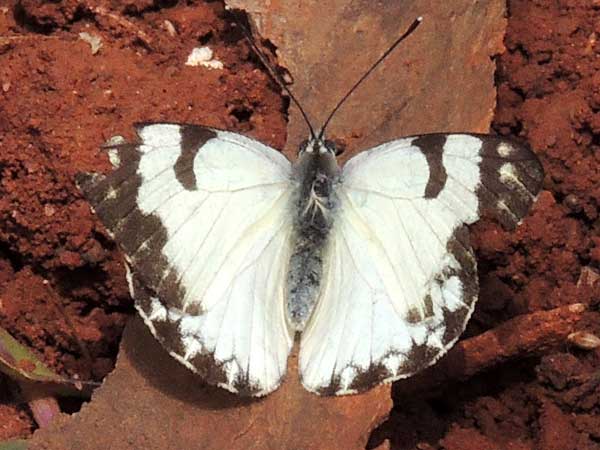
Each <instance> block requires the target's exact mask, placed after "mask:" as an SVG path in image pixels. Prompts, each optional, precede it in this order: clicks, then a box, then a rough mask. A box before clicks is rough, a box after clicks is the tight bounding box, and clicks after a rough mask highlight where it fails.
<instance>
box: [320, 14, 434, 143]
mask: <svg viewBox="0 0 600 450" xmlns="http://www.w3.org/2000/svg"><path fill="white" fill-rule="evenodd" d="M421 22H423V17H417V18H416V19H415V21H414V22H413V23H412V24H411V25H410V26H409V27H408V29H407V30H406V31H405V32H404V33H403V34H402V36H400V37H399V38H398V39H396V41H395V42H394V43H393V44H392V45H390V47H389V48H388V49H387V50H386V51H385V52H384V53H383V55H381V56H380V57H379V59H378V60H377V61H375V63H373V65H372V66H371V67H370V68H369V70H367V71H366V72H365V73H364V75H363V76H362V77H360V78H359V79H358V81H357V82H356V83H354V86H352V87H351V88H350V90H349V91H348V92H347V93H346V95H344V96H343V97H342V99H341V100H340V101H339V102H338V104H337V105H335V108H333V110H332V111H331V113H330V114H329V116H328V117H327V119H326V120H325V123H324V124H323V127H322V128H321V131H320V132H319V137H318V139H319V140H321V139H323V135H324V134H325V128H327V125H329V122H330V121H331V119H332V118H333V116H334V115H335V113H336V112H337V110H338V109H340V106H342V105H343V104H344V102H345V101H346V100H347V99H348V97H350V95H352V93H353V92H354V91H355V90H356V88H357V87H358V86H359V85H360V84H361V83H362V82H363V81H364V80H365V79H366V78H367V77H368V76H369V75H370V74H371V72H373V70H375V68H376V67H377V66H378V65H379V63H380V62H381V61H383V60H384V59H385V58H386V57H387V56H388V55H389V54H390V53H392V52H393V51H394V49H395V48H396V47H397V46H398V44H400V42H402V41H403V40H404V39H406V38H407V37H408V36H410V35H411V34H412V32H413V31H415V30H416V29H417V27H418V26H419V25H420V24H421Z"/></svg>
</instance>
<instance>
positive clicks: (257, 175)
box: [78, 124, 293, 395]
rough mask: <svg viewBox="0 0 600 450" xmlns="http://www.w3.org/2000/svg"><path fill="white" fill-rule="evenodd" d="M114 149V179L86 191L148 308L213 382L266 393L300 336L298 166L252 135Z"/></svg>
mask: <svg viewBox="0 0 600 450" xmlns="http://www.w3.org/2000/svg"><path fill="white" fill-rule="evenodd" d="M137 131H138V135H139V137H140V143H139V144H137V145H121V146H117V147H115V148H113V149H112V150H111V152H113V153H112V155H111V157H112V160H114V161H115V162H116V164H117V167H116V169H115V170H114V171H113V172H112V173H111V174H110V175H108V176H106V177H105V176H102V175H95V174H94V175H82V176H80V177H79V179H78V183H79V185H80V187H81V189H82V190H83V192H84V193H85V195H86V197H87V198H88V200H89V201H90V203H91V205H92V207H93V208H94V210H95V212H96V214H97V215H98V216H99V217H100V219H101V220H102V221H103V223H104V224H105V226H106V228H107V229H108V230H109V232H110V233H112V235H113V236H114V239H115V240H116V241H117V242H118V243H119V244H121V246H122V247H123V249H124V251H125V254H126V260H127V263H128V264H127V265H128V281H129V285H130V290H131V295H132V297H133V298H134V299H135V302H136V308H137V309H138V311H139V312H140V314H141V316H142V317H143V318H144V321H145V322H146V324H147V325H148V327H149V328H150V330H151V331H152V333H153V334H154V336H155V337H156V338H157V339H158V340H159V341H160V342H161V344H162V345H163V346H164V347H165V348H166V349H167V350H168V351H169V352H170V353H171V355H172V356H173V357H175V358H176V359H178V360H179V361H180V362H181V363H183V364H184V365H185V366H187V367H188V368H190V369H191V370H193V371H194V372H197V373H199V374H201V375H202V376H203V377H204V378H205V379H206V380H207V381H208V382H209V383H211V384H215V385H219V386H221V387H224V388H226V389H228V390H230V391H232V392H240V393H242V394H249V395H264V394H266V393H268V392H270V391H272V390H274V389H275V388H277V386H278V385H279V383H280V381H281V378H282V377H283V375H284V373H285V369H286V361H287V356H288V354H289V351H290V348H291V345H292V342H293V339H292V331H290V329H289V327H288V325H287V323H286V318H285V317H286V316H285V311H284V306H285V298H284V292H285V280H286V272H287V264H288V261H289V254H290V233H291V222H290V219H289V218H290V215H289V212H288V204H289V198H290V194H291V181H290V163H289V162H288V160H287V159H286V158H285V157H283V156H282V155H281V154H279V153H278V152H277V151H275V150H273V149H271V148H269V147H267V146H265V145H263V144H261V143H259V142H257V141H254V140H251V139H248V138H245V137H243V136H241V135H238V134H235V133H229V132H224V131H219V130H213V129H209V128H205V127H199V126H192V125H177V124H148V125H141V126H139V127H138V130H137Z"/></svg>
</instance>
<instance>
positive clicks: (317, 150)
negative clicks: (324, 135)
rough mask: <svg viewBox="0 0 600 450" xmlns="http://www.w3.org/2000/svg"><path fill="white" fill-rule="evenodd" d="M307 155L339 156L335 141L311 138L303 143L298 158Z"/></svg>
mask: <svg viewBox="0 0 600 450" xmlns="http://www.w3.org/2000/svg"><path fill="white" fill-rule="evenodd" d="M305 153H307V154H312V155H332V156H334V157H335V156H336V155H337V154H338V151H337V148H336V146H335V143H334V142H333V141H330V140H328V139H319V138H311V139H307V140H304V141H302V143H301V144H300V148H299V149H298V157H300V156H302V155H304V154H305Z"/></svg>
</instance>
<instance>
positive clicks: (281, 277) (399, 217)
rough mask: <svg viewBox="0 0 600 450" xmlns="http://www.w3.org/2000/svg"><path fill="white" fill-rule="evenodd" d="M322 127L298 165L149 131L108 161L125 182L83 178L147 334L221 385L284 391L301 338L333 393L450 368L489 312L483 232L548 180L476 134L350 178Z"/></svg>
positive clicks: (243, 148)
mask: <svg viewBox="0 0 600 450" xmlns="http://www.w3.org/2000/svg"><path fill="white" fill-rule="evenodd" d="M381 59H382V58H381ZM355 86H356V85H355ZM338 106H339V104H338ZM336 109H337V107H336ZM327 122H328V121H327ZM327 122H326V123H327ZM309 127H310V125H309ZM324 129H325V126H324V127H323V128H322V129H321V132H320V133H318V134H317V133H314V132H313V130H312V127H311V135H310V138H309V139H308V140H307V141H305V142H303V143H302V144H301V145H300V149H299V152H298V158H297V159H296V161H295V162H293V163H292V162H290V161H289V160H288V159H287V158H286V157H285V156H283V155H282V154H281V153H280V152H278V151H277V150H275V149H273V148H271V147H269V146H266V145H264V144H262V143H261V142H258V141H257V140H254V139H251V138H248V137H245V136H243V135H241V134H238V133H234V132H229V131H224V130H219V129H215V128H211V127H205V126H200V125H191V124H177V123H144V124H139V125H137V126H136V131H137V134H138V136H139V140H138V142H136V143H131V144H118V145H113V146H112V147H111V148H110V156H111V161H112V162H113V164H114V166H115V167H114V170H113V171H112V172H111V173H110V174H108V175H102V174H80V175H78V177H77V183H78V186H79V187H80V189H81V190H82V191H83V193H84V194H85V196H86V198H87V199H88V201H89V202H90V204H91V206H92V208H93V210H94V211H95V213H96V214H97V215H98V217H99V218H100V219H101V220H102V222H103V223H104V225H105V226H106V228H107V230H108V232H109V233H110V235H111V236H112V237H113V238H114V239H115V241H117V242H118V243H119V244H120V245H121V247H122V249H123V251H124V254H125V259H126V267H127V280H128V283H129V288H130V292H131V295H132V297H133V298H134V299H135V306H136V308H137V310H138V311H139V314H140V315H141V317H142V318H143V320H144V322H145V323H146V325H147V326H148V328H149V329H150V331H151V332H152V334H153V335H154V336H155V337H156V338H157V340H158V341H159V342H160V343H161V344H162V346H163V347H164V348H165V349H166V350H167V351H168V352H169V353H170V354H171V356H172V357H174V358H175V359H176V360H178V361H179V362H180V363H181V364H183V365H184V366H186V367H187V368H189V369H190V370H192V371H194V372H196V373H198V374H199V375H200V376H201V377H202V378H203V379H204V380H205V381H206V382H208V383H209V384H212V385H217V386H220V387H222V388H225V389H227V390H229V391H231V392H235V393H239V394H241V395H251V396H262V395H266V394H268V393H270V392H272V391H274V390H275V389H277V387H278V386H279V385H280V383H281V382H282V379H283V378H284V375H285V372H286V366H287V359H288V356H289V354H290V351H291V349H292V346H293V345H294V342H295V338H296V337H297V336H299V346H300V349H299V372H300V377H301V382H302V384H303V385H304V387H305V388H306V389H308V390H309V391H311V392H315V393H317V394H321V395H343V394H351V393H359V392H362V391H365V390H367V389H369V388H371V387H373V386H374V385H376V384H379V383H381V382H390V381H394V380H398V379H401V378H406V377H410V376H411V375H413V374H415V373H417V372H419V371H420V370H422V369H424V368H426V367H428V366H430V365H432V364H434V363H435V362H436V361H437V360H438V359H439V358H440V357H441V356H443V355H444V354H445V353H446V352H447V351H448V349H449V348H451V347H452V345H453V344H454V343H455V342H456V341H457V339H458V338H459V336H460V335H461V333H462V332H463V330H464V329H465V326H466V324H467V321H468V320H469V318H470V316H471V314H472V312H473V309H474V305H475V302H476V300H477V295H478V280H477V264H476V260H475V256H474V254H473V249H472V248H471V245H470V244H469V232H468V229H467V226H468V225H469V224H472V223H474V222H476V221H477V220H478V219H479V218H480V217H481V216H482V215H483V214H486V215H487V216H491V217H495V218H496V219H497V220H499V221H500V223H501V224H503V225H504V226H506V227H508V228H513V227H515V226H516V225H517V224H518V223H519V222H520V221H521V219H522V218H523V217H524V216H525V215H526V214H527V212H528V210H529V208H530V206H531V204H532V203H533V202H534V200H535V198H536V195H537V193H538V191H539V189H540V187H541V183H542V180H543V177H544V172H543V169H542V166H541V164H540V162H539V160H538V159H537V157H536V156H535V154H534V153H533V152H532V151H531V150H530V149H529V148H528V147H527V146H526V145H524V144H520V143H516V142H513V141H511V140H508V139H505V138H502V137H497V136H491V135H480V134H468V133H463V134H446V133H437V134H426V135H419V136H412V137H404V138H400V139H396V140H393V141H390V142H387V143H384V144H381V145H379V146H377V147H374V148H371V149H368V150H365V151H363V152H361V153H359V154H358V155H356V156H354V157H353V158H351V159H350V160H348V161H347V163H346V164H345V165H344V166H343V167H339V165H338V163H337V160H336V153H337V151H336V148H335V145H334V144H333V143H332V142H330V141H328V140H326V139H325V138H324Z"/></svg>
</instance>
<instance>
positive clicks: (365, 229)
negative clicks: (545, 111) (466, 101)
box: [300, 134, 543, 394]
mask: <svg viewBox="0 0 600 450" xmlns="http://www.w3.org/2000/svg"><path fill="white" fill-rule="evenodd" d="M542 179H543V170H542V167H541V165H540V163H539V161H538V160H537V158H536V157H535V155H534V154H533V153H532V152H531V151H530V150H529V149H527V148H526V147H525V146H523V145H520V144H516V143H513V142H509V141H506V140H503V139H501V138H498V137H492V136H485V135H466V134H453V135H446V134H434V135H425V136H419V137H414V138H406V139H401V140H397V141H393V142H390V143H387V144H383V145H381V146H379V147H377V148H374V149H372V150H370V151H367V152H363V153H361V154H359V155H358V156H356V157H354V158H353V159H351V160H350V161H349V162H348V163H347V165H346V166H345V167H344V169H343V172H342V179H341V182H340V185H339V186H338V188H337V190H336V194H337V196H338V198H337V200H338V209H337V211H336V215H335V216H334V225H333V228H332V230H331V233H330V237H329V241H328V246H327V249H326V251H325V255H326V256H325V261H324V271H323V278H322V282H321V291H320V293H319V298H318V301H317V306H316V308H315V311H314V313H313V315H312V317H311V319H310V321H309V323H308V324H307V327H306V329H305V330H304V333H303V335H302V340H301V349H300V371H301V376H302V382H303V384H304V386H305V387H306V388H307V389H309V390H311V391H315V392H318V393H321V394H348V393H355V392H360V391H363V390H365V389H368V388H370V387H372V386H373V385H375V384H377V383H380V382H386V381H393V380H397V379H400V378H406V377H409V376H411V375H413V374H415V373H417V372H418V371H420V370H422V369H424V368H426V367H428V366H430V365H431V364H433V363H434V362H435V361H437V360H438V359H439V358H440V357H441V356H442V355H444V354H445V353H446V352H447V351H448V349H449V348H450V347H451V346H452V345H453V344H454V343H455V342H456V340H457V339H458V337H459V336H460V334H461V333H462V331H463V330H464V328H465V326H466V323H467V321H468V319H469V317H470V316H471V313H472V312H473V308H474V304H475V301H476V299H477V293H478V283H477V269H476V261H475V258H474V255H473V251H472V249H471V246H470V244H469V239H468V230H467V228H466V225H467V224H470V223H473V222H475V221H476V220H478V219H479V218H480V216H481V215H482V214H483V213H484V212H486V213H488V214H492V215H493V216H495V217H496V218H497V219H499V220H500V221H501V222H502V223H503V224H504V225H505V226H508V227H514V226H516V225H517V223H518V222H519V221H520V220H521V218H522V217H523V216H524V215H525V214H526V213H527V210H528V209H529V207H530V205H531V204H532V202H533V201H534V199H535V196H536V195H537V192H538V190H539V189H540V186H541V182H542Z"/></svg>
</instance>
